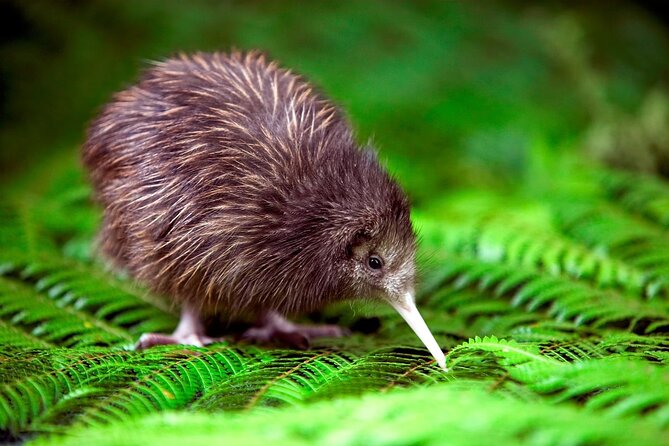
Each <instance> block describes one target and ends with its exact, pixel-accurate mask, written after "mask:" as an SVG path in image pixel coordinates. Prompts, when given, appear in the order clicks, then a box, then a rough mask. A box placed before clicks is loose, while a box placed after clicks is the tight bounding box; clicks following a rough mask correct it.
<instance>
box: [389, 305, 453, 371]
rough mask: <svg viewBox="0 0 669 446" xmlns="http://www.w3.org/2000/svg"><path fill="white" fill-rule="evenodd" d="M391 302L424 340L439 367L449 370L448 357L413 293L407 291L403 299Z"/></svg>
mask: <svg viewBox="0 0 669 446" xmlns="http://www.w3.org/2000/svg"><path fill="white" fill-rule="evenodd" d="M390 304H391V305H392V306H393V308H395V310H396V311H397V312H398V313H399V314H400V316H402V318H403V319H404V320H405V321H406V323H407V324H409V327H411V329H412V330H413V331H414V333H416V335H417V336H418V337H419V338H420V340H421V341H423V344H425V347H427V349H428V350H429V351H430V353H431V354H432V356H433V357H434V359H435V360H436V361H437V364H438V365H439V367H441V368H442V369H443V370H444V371H448V369H447V368H446V357H445V356H444V352H442V351H441V348H440V347H439V344H437V340H436V339H435V338H434V335H433V334H432V332H431V331H430V329H429V328H428V326H427V324H426V323H425V320H424V319H423V316H421V314H420V313H419V312H418V308H416V303H415V302H414V298H413V295H412V294H411V293H406V294H404V296H402V300H400V301H391V302H390Z"/></svg>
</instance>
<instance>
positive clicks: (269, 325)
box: [242, 311, 350, 349]
mask: <svg viewBox="0 0 669 446" xmlns="http://www.w3.org/2000/svg"><path fill="white" fill-rule="evenodd" d="M349 334H350V331H349V330H348V329H347V328H343V327H339V326H337V325H301V324H295V323H293V322H291V321H289V320H288V319H286V318H285V317H283V316H282V315H280V314H279V313H276V312H274V311H270V312H267V313H265V314H263V315H262V316H261V317H260V319H259V321H258V325H257V326H255V327H252V328H249V329H248V330H246V332H245V333H244V334H243V335H242V339H244V340H247V341H251V342H258V343H268V342H269V343H271V342H279V343H282V344H287V345H289V346H291V347H294V348H302V349H306V348H309V340H310V339H314V338H322V337H329V338H339V337H342V336H348V335H349Z"/></svg>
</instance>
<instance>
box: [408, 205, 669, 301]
mask: <svg viewBox="0 0 669 446" xmlns="http://www.w3.org/2000/svg"><path fill="white" fill-rule="evenodd" d="M420 224H421V226H422V227H423V228H424V230H425V231H430V232H431V233H432V235H431V237H432V243H431V246H432V247H433V249H438V250H440V251H443V250H446V251H448V252H452V253H454V254H458V255H461V256H464V257H474V258H477V259H480V260H481V261H484V262H496V263H504V264H508V265H514V266H518V267H521V268H524V269H535V270H538V271H541V272H545V273H548V274H552V275H564V276H568V277H572V278H574V279H577V280H584V281H588V282H590V283H592V284H593V285H596V286H598V287H601V288H616V289H619V290H621V291H623V292H626V293H633V294H640V295H644V296H648V297H656V296H662V297H666V298H669V283H667V282H665V281H660V280H658V279H657V278H653V277H652V276H651V274H649V273H647V272H645V271H643V270H642V269H639V268H636V267H634V266H632V265H629V264H626V263H624V262H622V261H621V260H619V259H616V258H611V257H609V256H607V255H606V254H604V253H602V252H600V251H596V250H592V249H590V248H588V247H586V246H585V245H582V244H580V243H577V242H575V241H574V240H571V239H568V238H565V237H563V236H561V235H559V234H557V233H554V232H552V231H549V230H545V229H544V230H538V229H537V228H533V227H529V226H526V225H522V224H516V223H514V222H510V221H508V219H505V220H504V221H503V220H500V219H495V218H486V219H480V220H473V221H463V222H459V223H458V224H457V225H456V224H452V223H444V222H438V223H437V222H428V221H424V220H421V222H420Z"/></svg>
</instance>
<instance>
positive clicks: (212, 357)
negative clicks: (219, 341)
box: [75, 347, 261, 424]
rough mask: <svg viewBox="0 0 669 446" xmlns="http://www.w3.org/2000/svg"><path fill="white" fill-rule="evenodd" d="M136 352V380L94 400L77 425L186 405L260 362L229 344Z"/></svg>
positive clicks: (103, 421)
mask: <svg viewBox="0 0 669 446" xmlns="http://www.w3.org/2000/svg"><path fill="white" fill-rule="evenodd" d="M161 353H162V354H161ZM135 356H136V358H135V360H134V361H131V362H130V363H129V365H130V366H131V367H132V368H133V369H135V373H134V377H133V378H134V379H132V380H130V381H127V382H125V383H124V386H123V387H121V388H117V389H115V391H114V392H113V393H110V394H108V395H106V396H105V398H101V399H98V400H96V401H93V402H92V404H90V405H89V406H88V407H86V408H85V410H83V411H82V413H81V415H80V416H79V417H77V418H76V420H75V421H76V422H77V423H83V424H100V423H108V422H111V421H115V420H120V419H124V418H128V417H134V416H139V415H143V414H146V413H150V412H154V411H158V410H169V409H179V408H184V407H186V406H187V405H190V404H191V403H192V402H193V401H194V400H195V399H197V398H200V397H201V396H202V395H203V394H204V393H205V392H206V390H207V389H208V388H210V387H212V386H213V385H214V384H216V383H219V382H220V381H223V380H226V379H229V378H230V376H233V375H235V374H237V373H240V372H242V371H244V370H245V369H246V368H247V367H249V364H255V365H258V364H260V363H261V362H259V361H258V359H259V358H258V357H256V356H255V355H254V354H253V353H251V354H248V353H245V352H242V351H240V350H236V349H232V348H229V347H214V348H211V349H208V350H205V349H198V348H195V347H193V348H190V347H182V348H175V347H167V348H162V349H156V351H150V352H143V353H140V354H137V355H135ZM135 363H136V364H137V365H135ZM140 366H141V367H140Z"/></svg>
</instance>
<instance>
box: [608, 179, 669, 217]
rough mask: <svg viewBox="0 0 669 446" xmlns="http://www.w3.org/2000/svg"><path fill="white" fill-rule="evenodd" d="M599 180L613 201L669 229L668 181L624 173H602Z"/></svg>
mask: <svg viewBox="0 0 669 446" xmlns="http://www.w3.org/2000/svg"><path fill="white" fill-rule="evenodd" d="M598 179H599V182H600V184H601V185H602V186H603V187H604V190H605V191H606V193H607V194H608V197H609V198H610V200H611V201H613V202H615V203H616V204H619V205H620V206H622V207H624V208H625V209H627V210H628V211H630V212H633V213H635V214H639V215H642V216H643V217H645V218H647V219H649V220H651V221H653V222H656V223H658V224H659V225H661V226H663V227H665V228H669V184H667V183H666V182H665V181H662V180H660V179H659V178H658V177H655V176H650V175H643V174H638V173H631V172H622V171H601V172H600V173H599V175H598Z"/></svg>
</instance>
